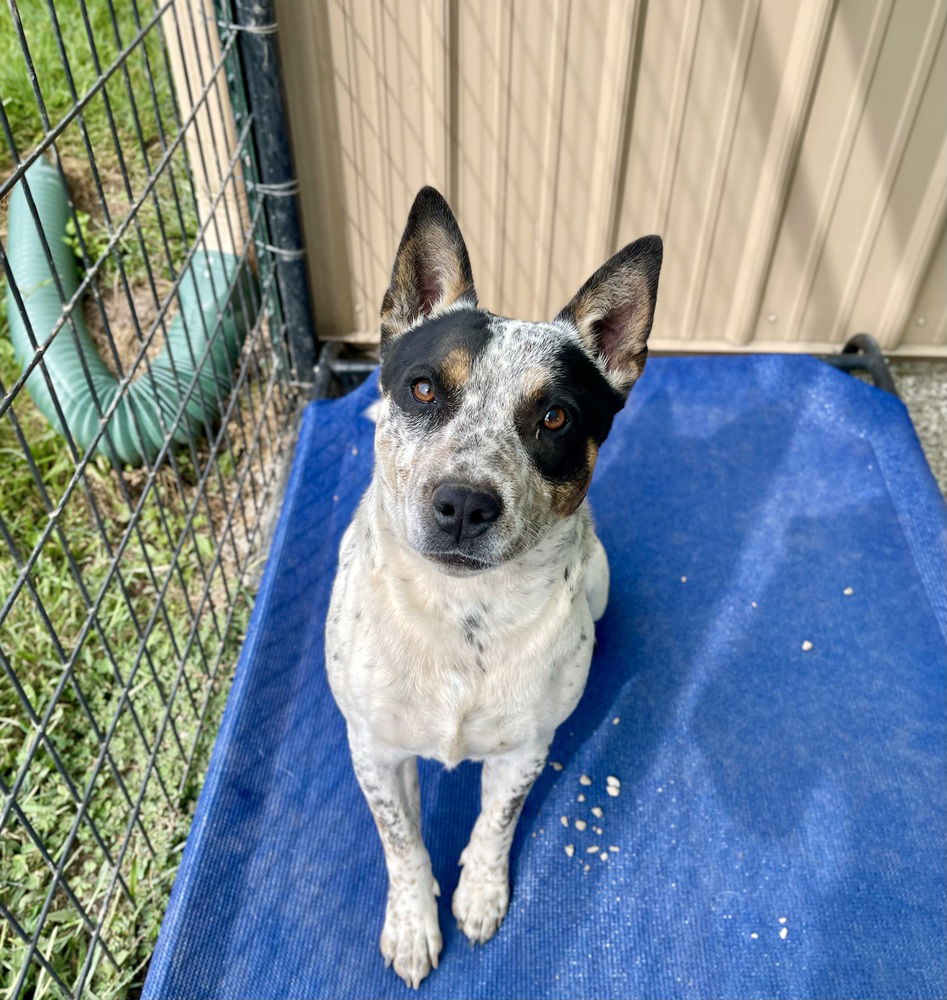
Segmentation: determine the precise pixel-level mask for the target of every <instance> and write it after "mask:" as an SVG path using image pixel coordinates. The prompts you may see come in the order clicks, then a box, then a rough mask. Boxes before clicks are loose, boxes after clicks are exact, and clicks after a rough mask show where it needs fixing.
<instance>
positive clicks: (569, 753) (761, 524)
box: [144, 357, 947, 1000]
mask: <svg viewBox="0 0 947 1000" xmlns="http://www.w3.org/2000/svg"><path fill="white" fill-rule="evenodd" d="M376 392H377V381H376V379H375V378H372V379H370V380H369V381H368V382H367V383H365V384H364V385H363V386H362V387H361V388H359V389H358V390H357V391H355V392H353V393H352V394H351V395H349V396H347V397H346V398H344V399H341V400H338V401H335V402H317V403H314V404H313V405H311V406H310V407H309V409H308V410H307V411H306V414H305V418H304V421H303V426H302V432H301V436H300V439H299V444H298V447H297V451H296V458H295V463H294V467H293V472H292V477H291V480H290V483H289V487H288V491H287V494H286V499H285V503H284V507H283V512H282V516H281V520H280V523H279V528H278V531H277V534H276V537H275V540H274V543H273V546H272V552H271V555H270V558H269V563H268V566H267V570H266V574H265V577H264V580H263V584H262V586H261V588H260V592H259V597H258V598H257V604H256V608H255V610H254V614H253V621H252V624H251V626H250V630H249V633H248V635H247V640H246V644H245V646H244V649H243V655H242V657H241V660H240V663H239V666H238V668H237V674H236V680H235V682H234V686H233V690H232V693H231V695H230V700H229V703H228V706H227V711H226V715H225V718H224V722H223V725H222V727H221V730H220V735H219V737H218V740H217V746H216V749H215V751H214V756H213V760H212V763H211V765H210V771H209V773H208V777H207V782H206V785H205V787H204V790H203V794H202V795H201V799H200V803H199V805H198V808H197V813H196V815H195V818H194V823H193V828H192V830H191V834H190V837H189V839H188V843H187V848H186V850H185V853H184V858H183V863H182V866H181V870H180V873H179V875H178V877H177V882H176V884H175V887H174V892H173V895H172V898H171V903H170V906H169V908H168V911H167V914H166V916H165V919H164V924H163V926H162V930H161V935H160V939H159V941H158V946H157V949H156V951H155V954H154V957H153V959H152V963H151V968H150V972H149V976H148V981H147V984H146V987H145V993H144V996H145V998H146V1000H171V998H175V1000H177V998H181V1000H198V998H211V997H220V998H228V1000H249V998H253V1000H265V998H274V1000H277V998H279V1000H288V998H303V1000H310V998H331V1000H343V998H353V1000H354V998H357V1000H370V998H380V997H405V996H408V995H409V991H408V990H407V988H406V987H405V986H404V985H403V984H402V982H401V981H400V979H398V978H397V977H396V976H395V974H394V973H393V972H392V971H390V970H386V969H385V968H384V966H383V963H382V960H381V957H380V955H379V952H378V936H379V932H380V929H381V922H382V916H383V910H384V899H385V887H386V881H385V870H384V864H383V861H382V852H381V847H380V845H379V843H378V839H377V835H376V833H375V829H374V826H373V824H372V821H371V818H370V816H369V812H368V808H367V807H366V805H365V803H364V801H363V800H362V797H361V794H360V793H359V790H358V788H357V786H356V783H355V779H354V777H353V775H352V770H351V765H350V762H349V759H348V754H347V750H346V744H345V735H344V728H343V724H342V719H341V716H340V715H339V713H338V711H337V710H336V708H335V705H334V703H333V701H332V699H331V696H330V694H329V690H328V687H327V685H326V679H325V674H324V670H323V662H322V656H323V654H322V642H323V618H324V616H325V611H326V605H327V602H328V599H329V591H330V588H331V586H332V579H333V575H334V571H335V562H336V551H337V547H338V543H339V538H340V536H341V534H342V531H343V530H344V528H345V526H346V525H347V523H348V521H349V518H350V517H351V514H352V511H353V509H354V507H355V505H356V503H357V501H358V499H359V496H360V494H361V493H362V491H363V489H364V488H365V486H366V484H367V483H368V480H369V476H370V473H371V463H372V436H373V431H374V427H373V425H372V424H371V423H370V422H369V421H368V420H367V419H366V418H365V417H364V416H363V411H364V410H365V408H366V406H367V405H368V404H369V403H370V402H371V400H372V399H373V398H374V394H375V393H376ZM591 500H592V505H593V510H594V513H595V515H596V520H597V523H598V526H599V532H600V534H601V537H602V540H603V541H604V543H605V547H606V549H607V550H608V552H609V557H610V561H611V567H612V591H611V598H610V601H609V606H608V610H607V612H606V614H605V617H604V619H603V620H602V621H601V622H600V623H599V626H598V646H597V650H596V654H595V658H594V660H593V663H592V670H591V674H590V677H589V684H588V687H587V689H586V692H585V696H584V698H583V699H582V702H581V704H580V705H579V707H578V709H577V710H576V712H575V714H574V715H573V717H572V718H571V719H569V720H568V721H567V722H566V723H565V724H564V725H563V727H562V728H561V730H560V732H559V734H558V736H557V738H556V741H555V743H554V745H553V748H552V753H551V758H550V759H551V760H552V761H556V762H561V764H562V765H563V767H562V769H561V770H556V769H554V768H552V767H551V766H550V767H549V768H547V769H546V771H545V773H544V774H543V776H542V777H541V778H540V780H539V781H538V783H537V785H536V787H535V788H534V790H533V792H532V794H531V795H530V796H529V799H528V800H527V803H526V807H525V810H524V813H523V818H522V821H521V823H520V825H519V829H518V832H517V835H516V839H515V841H514V844H513V853H512V868H513V896H512V902H511V906H510V911H509V914H508V916H507V918H506V921H505V922H504V924H503V926H502V927H501V929H500V931H499V933H498V934H497V936H496V937H495V938H494V939H493V940H492V941H490V942H489V943H488V944H487V945H486V946H485V947H478V948H471V947H470V946H469V945H468V944H467V942H466V940H465V939H464V938H463V936H462V935H461V934H460V933H459V932H458V931H457V929H456V927H455V926H454V921H453V919H452V917H451V915H450V898H451V893H452V892H453V889H454V886H455V885H456V882H457V875H458V868H457V857H458V855H459V854H460V851H461V849H462V847H463V846H464V844H465V842H466V839H467V836H468V833H469V831H470V827H471V825H472V824H473V821H474V818H475V815H476V809H477V801H478V779H479V769H478V767H476V766H475V765H472V764H464V765H462V766H461V767H459V768H458V769H457V770H456V771H453V772H445V771H443V770H442V769H440V768H438V767H435V766H433V765H426V766H424V767H422V772H421V787H422V797H423V804H424V830H425V836H426V841H427V844H428V847H429V849H430V852H431V856H432V859H433V864H434V872H435V874H436V876H437V878H438V879H439V880H440V884H441V887H442V890H443V893H442V896H441V900H440V905H441V928H442V931H443V933H444V950H443V952H442V954H441V965H440V968H439V969H438V970H436V971H434V972H432V974H431V975H430V976H429V978H428V979H427V980H426V981H425V982H424V983H423V984H422V986H421V991H422V992H423V993H424V994H426V995H427V996H429V997H430V998H432V1000H434V998H448V997H449V998H454V1000H467V998H478V997H484V998H496V1000H500V998H503V1000H508V998H525V997H561V998H580V997H587V998H604V997H615V998H622V1000H629V998H632V997H642V998H671V997H690V998H694V997H696V998H702V997H715V998H737V997H796V998H803V997H806V998H808V997H812V998H829V997H838V998H844V1000H854V998H868V997H877V998H884V1000H891V998H909V997H932V998H933V997H936V998H941V997H943V996H944V992H945V954H944V952H945V949H944V941H945V888H944V887H945V836H947V824H945V797H947V785H945V780H944V778H945V767H944V765H945V712H944V705H945V660H947V649H945V617H947V613H945V609H947V597H945V589H947V559H945V511H944V506H943V503H942V500H941V498H940V495H939V493H938V491H937V488H936V486H935V483H934V481H933V478H932V476H931V473H930V471H929V469H928V467H927V465H926V463H925V461H924V457H923V455H922V453H921V449H920V446H919V444H918V441H917V438H916V437H915V435H914V431H913V429H912V427H911V423H910V420H909V419H908V416H907V413H906V411H905V409H904V407H903V406H902V405H901V403H900V402H899V401H898V400H897V399H896V398H894V397H893V396H890V395H888V394H886V393H883V392H882V391H880V390H878V389H874V388H872V387H870V386H867V385H864V384H862V383H861V382H859V381H857V380H855V379H853V378H850V377H849V376H847V375H843V374H841V373H840V372H838V371H835V370H834V369H832V368H829V367H828V366H826V365H824V364H822V363H821V362H819V361H816V360H814V359H810V358H799V357H792V358H787V357H760V358H725V359H724V358H692V359H658V360H653V361H652V362H651V363H650V364H649V365H648V370H647V372H646V373H645V375H644V377H643V378H642V380H641V383H640V384H639V385H638V387H637V388H636V389H635V390H634V392H633V393H632V396H631V399H630V401H629V404H628V406H627V408H626V409H625V411H624V412H623V413H622V414H621V415H620V417H619V418H618V420H617V421H616V423H615V427H614V429H613V431H612V434H611V436H610V438H609V440H608V441H607V442H606V444H605V446H604V448H603V449H602V454H601V458H600V461H599V466H598V470H597V472H596V478H595V483H594V485H593V487H592V492H591ZM582 775H588V776H589V777H591V779H592V784H591V785H588V786H586V785H583V784H581V783H580V776H582ZM608 775H615V776H617V777H618V778H619V779H620V780H621V793H620V795H618V796H617V797H612V796H610V795H608V794H606V783H605V779H606V777H607V776H608ZM583 794H584V795H585V801H584V802H579V801H578V796H579V795H583ZM593 806H599V807H601V809H602V810H603V814H602V816H601V818H598V817H597V816H596V815H594V814H593V813H592V812H591V809H592V807H593ZM563 816H565V817H567V818H568V821H569V825H568V827H564V826H563V825H562V822H561V820H560V817H563ZM576 819H584V820H585V821H586V823H587V826H586V828H585V829H584V830H581V831H580V830H579V829H577V828H576V826H575V820H576ZM596 827H597V828H599V829H601V831H602V832H601V834H598V833H597V832H596V829H595V828H596ZM569 844H571V845H573V847H574V851H573V852H572V856H571V857H570V856H569V855H568V854H567V852H566V850H565V848H566V845H569ZM593 846H594V850H590V848H593ZM612 847H615V848H617V850H611V848H612ZM603 853H604V855H605V859H604V860H603V859H602V858H601V854H603Z"/></svg>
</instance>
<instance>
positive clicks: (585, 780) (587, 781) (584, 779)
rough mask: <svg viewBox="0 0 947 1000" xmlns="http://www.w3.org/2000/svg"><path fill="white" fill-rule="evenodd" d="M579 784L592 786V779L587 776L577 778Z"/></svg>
mask: <svg viewBox="0 0 947 1000" xmlns="http://www.w3.org/2000/svg"><path fill="white" fill-rule="evenodd" d="M579 784H580V785H591V784H592V779H591V778H590V777H589V776H588V775H587V774H583V775H582V776H581V777H580V778H579Z"/></svg>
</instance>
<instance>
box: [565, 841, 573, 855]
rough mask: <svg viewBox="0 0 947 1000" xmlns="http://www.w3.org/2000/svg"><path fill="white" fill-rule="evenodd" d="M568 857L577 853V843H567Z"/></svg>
mask: <svg viewBox="0 0 947 1000" xmlns="http://www.w3.org/2000/svg"><path fill="white" fill-rule="evenodd" d="M565 852H566V857H567V858H571V857H572V855H573V854H575V844H566V846H565Z"/></svg>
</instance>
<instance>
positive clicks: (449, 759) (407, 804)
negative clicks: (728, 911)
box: [326, 192, 653, 987]
mask: <svg viewBox="0 0 947 1000" xmlns="http://www.w3.org/2000/svg"><path fill="white" fill-rule="evenodd" d="M423 194H424V192H422V195H423ZM428 197H430V196H428ZM437 197H438V198H439V196H437ZM420 200H421V196H419V202H420ZM441 202H442V200H441ZM423 208H424V206H422V210H419V209H418V204H417V203H416V205H415V208H414V209H413V210H412V217H411V219H412V220H414V225H415V229H416V230H418V231H421V232H424V233H430V231H431V225H432V223H431V220H432V219H433V221H434V223H435V224H437V223H439V222H440V223H441V224H442V225H443V226H444V228H443V229H442V230H441V231H440V233H439V236H438V238H437V239H436V240H435V242H434V244H433V246H434V251H433V257H434V263H433V265H432V273H431V274H428V275H425V276H423V280H421V279H419V280H418V281H417V282H415V283H413V284H412V282H413V278H412V275H411V267H413V266H423V244H419V242H418V239H417V238H416V233H414V232H413V231H412V229H411V226H412V221H411V220H409V229H408V230H407V231H406V234H405V238H404V239H403V240H402V251H404V248H405V247H407V248H408V249H409V251H410V261H407V262H406V261H405V260H403V259H401V258H400V257H399V260H397V261H396V265H395V269H394V271H393V277H392V286H391V287H390V288H389V291H388V293H387V294H386V297H385V307H384V309H385V310H387V312H388V314H389V315H390V314H394V315H396V316H397V322H394V321H391V320H390V319H389V321H388V322H387V325H386V323H385V317H384V314H383V330H386V329H387V330H388V331H389V332H388V334H387V335H386V336H388V337H389V338H391V337H397V336H402V335H404V333H405V332H406V331H407V330H410V329H411V328H412V326H417V325H418V324H420V323H424V322H426V321H427V319H429V318H431V317H432V316H439V315H444V314H445V313H449V312H450V310H451V309H454V308H466V309H469V308H471V293H472V282H471V281H469V280H468V278H469V264H467V262H466V251H465V250H463V252H462V253H461V252H460V250H459V249H458V251H457V254H456V258H457V267H456V272H457V273H455V274H451V269H450V266H449V257H450V255H449V253H448V252H447V250H446V249H445V247H450V246H451V245H452V241H453V242H454V243H456V241H457V240H459V239H460V235H459V230H456V232H454V230H453V229H452V228H451V225H450V223H451V222H452V220H453V217H452V216H450V219H449V220H448V222H447V223H444V219H445V215H444V212H445V210H446V213H447V216H449V215H450V213H449V209H446V204H441V203H437V204H436V209H437V210H436V212H434V213H431V212H427V213H425V212H424V211H423ZM419 219H420V220H421V221H422V222H423V225H420V224H419V223H418V220H419ZM453 226H454V229H456V223H454V224H453ZM461 246H462V241H461ZM419 260H420V261H421V262H422V264H421V265H417V262H418V261H419ZM409 265H410V266H409ZM405 286H408V287H409V289H410V291H409V293H405V294H402V292H401V291H400V290H401V289H403V288H404V287H405ZM417 288H421V289H422V290H423V289H426V288H429V289H430V294H431V295H432V296H433V298H434V301H433V305H432V306H431V308H422V306H420V305H419V304H418V302H417V301H415V300H417V298H418V295H417ZM451 289H454V291H451ZM412 295H413V296H414V298H412ZM609 295H611V296H613V297H614V295H615V292H614V289H610V290H609ZM652 305H653V301H652ZM488 326H489V330H488V332H489V338H488V339H486V341H485V346H484V343H483V342H478V343H479V345H480V348H481V349H478V351H477V352H467V351H464V350H454V351H453V352H452V353H451V354H449V355H448V359H449V363H448V368H449V377H450V379H451V383H450V388H451V391H452V393H453V394H454V395H453V397H452V398H453V399H454V400H455V408H454V409H453V411H452V415H451V417H450V419H449V420H446V421H442V422H440V423H438V424H437V425H436V426H435V425H433V424H431V423H429V422H426V421H425V420H424V419H421V418H419V417H417V416H416V415H413V414H412V413H411V412H409V411H406V410H405V409H404V408H403V407H400V406H399V405H396V403H395V402H394V401H393V399H392V398H391V395H390V393H386V394H384V395H383V397H382V400H381V404H380V406H379V407H378V409H377V431H376V439H375V454H376V464H375V473H374V477H373V479H372V482H371V485H370V486H369V488H368V490H367V492H366V494H365V496H364V498H363V499H362V502H361V504H360V505H359V507H358V509H357V511H356V513H355V516H354V518H353V520H352V523H351V525H350V526H349V528H348V530H347V531H346V532H345V535H344V537H343V539H342V544H341V549H340V556H339V569H338V574H337V577H336V581H335V587H334V590H333V594H332V600H331V604H330V608H329V615H328V621H327V624H326V663H327V669H328V675H329V681H330V684H331V687H332V691H333V694H334V696H335V698H336V701H337V702H338V705H339V708H340V709H341V711H342V714H343V715H344V717H345V720H346V723H347V729H348V738H349V743H350V746H351V751H352V759H353V764H354V768H355V773H356V776H357V778H358V781H359V784H360V786H361V788H362V791H363V792H364V794H365V798H366V800H367V802H368V804H369V807H370V808H371V811H372V814H373V816H374V819H375V823H376V825H377V827H378V831H379V835H380V837H381V841H382V846H383V848H384V852H385V861H386V865H387V868H388V875H389V895H388V903H387V907H386V912H385V920H384V927H383V930H382V934H381V951H382V954H383V956H384V958H385V961H386V963H387V964H393V965H394V968H395V970H396V971H397V972H398V974H399V975H400V976H401V977H402V978H403V979H404V980H405V982H406V983H408V984H409V985H411V986H414V987H417V986H418V984H419V983H420V981H421V980H422V979H423V978H424V977H425V976H426V975H427V974H428V972H429V971H430V969H431V968H432V967H435V968H436V966H437V960H438V955H439V953H440V949H441V935H440V930H439V928H438V922H437V909H436V905H435V896H436V895H437V894H438V892H439V889H438V886H437V882H436V880H435V878H434V874H433V872H432V870H431V861H430V858H429V856H428V853H427V851H426V849H425V847H424V843H423V841H422V838H421V829H420V802H419V791H418V782H417V767H416V759H417V757H419V756H421V757H427V758H430V759H433V760H437V761H440V762H442V763H443V764H444V765H446V766H447V767H453V766H455V765H456V764H458V763H459V762H460V761H461V760H464V759H473V760H481V761H483V762H484V765H483V775H482V801H481V807H482V809H481V813H480V816H479V818H478V820H477V822H476V824H475V826H474V828H473V831H472V833H471V836H470V841H469V843H468V844H467V846H466V848H465V849H464V851H463V853H462V854H461V858H460V863H461V864H462V865H463V872H462V873H461V877H460V882H459V884H458V886H457V889H456V891H455V894H454V897H453V902H452V908H453V913H454V916H455V918H456V919H457V921H458V923H459V925H460V927H461V929H462V930H463V931H464V933H465V934H466V935H467V936H468V938H470V940H471V941H473V942H484V941H487V940H488V939H489V938H490V937H491V936H492V935H493V934H494V932H495V931H496V929H497V928H498V927H499V925H500V923H501V921H502V920H503V917H504V915H505V913H506V910H507V906H508V902H509V879H508V867H509V849H510V843H511V841H512V838H513V832H514V830H515V827H516V823H517V821H518V819H519V815H520V812H521V810H522V806H523V802H524V800H525V798H526V796H527V795H528V794H529V791H530V788H531V787H532V784H533V782H534V781H535V779H536V777H537V775H538V774H539V773H540V772H541V770H542V768H543V766H544V764H545V761H546V754H547V750H548V747H549V744H550V741H551V740H552V737H553V734H554V733H555V730H556V727H557V726H559V725H560V723H562V722H563V721H564V720H565V719H566V718H567V717H568V716H569V715H570V714H571V712H572V711H573V709H574V708H575V706H576V704H577V703H578V701H579V698H580V697H581V695H582V691H583V689H584V687H585V683H586V678H587V675H588V670H589V663H590V660H591V656H592V646H593V642H594V625H593V623H594V621H595V620H596V619H597V618H599V617H600V616H601V614H602V613H603V611H604V609H605V604H606V600H607V594H608V564H607V561H606V557H605V553H604V550H603V549H602V546H601V543H600V542H599V541H598V538H597V537H596V535H595V531H594V528H593V525H592V521H591V517H590V514H589V509H588V505H587V503H586V502H585V500H584V497H585V492H586V490H587V489H588V483H589V480H590V478H591V474H592V467H593V466H594V462H595V458H596V454H597V442H593V441H590V442H589V443H588V447H587V448H586V455H587V460H586V462H585V467H584V468H583V469H581V470H580V471H579V472H578V473H577V474H576V475H575V476H573V477H572V478H570V480H569V481H568V482H564V483H551V482H549V481H548V480H547V479H546V478H544V476H543V475H541V474H540V472H539V471H538V470H537V467H536V465H535V464H534V463H532V462H531V461H530V460H529V458H528V455H527V452H526V450H525V447H524V440H523V428H522V422H521V421H520V422H519V423H518V420H517V413H518V412H519V411H518V407H520V406H521V404H522V401H523V400H524V399H529V398H530V397H531V395H535V393H536V391H537V387H541V386H543V385H544V384H545V383H546V382H547V381H548V380H549V373H550V370H551V369H552V368H553V367H554V366H555V364H556V357H557V351H559V350H560V349H561V348H562V347H563V346H564V345H580V346H582V349H583V350H585V351H586V352H587V353H588V356H589V357H590V359H591V360H593V362H594V363H595V364H596V365H599V366H600V367H601V370H602V374H603V375H605V374H606V372H607V365H606V361H605V360H603V359H602V358H600V357H598V356H596V355H595V353H594V352H593V351H590V350H588V347H587V340H586V339H585V334H583V333H582V332H581V331H580V330H579V329H578V328H577V325H576V324H574V323H572V322H570V321H569V320H568V319H567V318H566V319H564V318H561V317H560V318H559V319H557V320H556V321H554V322H552V323H544V324H538V323H519V322H515V321H512V320H506V319H500V318H498V317H490V318H489V324H488ZM392 331H394V332H392ZM386 347H387V348H390V340H389V343H388V344H387V345H386ZM639 353H640V352H639ZM635 374H636V373H635ZM631 380H632V381H633V377H632V378H631ZM625 381H626V382H627V378H626V379H625ZM448 480H453V481H459V482H466V483H472V484H489V485H490V486H491V487H492V488H494V489H495V490H496V491H497V492H498V493H499V495H500V496H501V497H502V501H503V513H502V516H501V517H500V518H499V519H498V521H497V522H496V523H495V524H493V525H491V528H490V530H489V531H487V532H485V533H484V534H483V535H482V536H481V537H480V538H478V539H477V540H476V544H475V549H473V550H470V551H468V552H467V554H468V555H471V553H473V555H471V557H474V556H475V558H476V560H477V565H476V570H477V571H474V570H472V569H470V568H469V566H468V568H465V569H459V568H457V567H451V566H445V565H442V564H441V563H440V562H435V561H433V558H432V552H431V545H432V542H431V536H432V530H433V531H436V528H435V529H432V527H431V512H430V506H431V495H432V491H433V490H434V489H435V488H436V486H437V485H438V484H439V483H442V482H444V481H448Z"/></svg>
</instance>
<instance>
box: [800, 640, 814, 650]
mask: <svg viewBox="0 0 947 1000" xmlns="http://www.w3.org/2000/svg"><path fill="white" fill-rule="evenodd" d="M810 649H812V643H811V642H809V640H808V639H806V640H804V641H803V643H802V651H803V652H804V653H808V652H809V650H810Z"/></svg>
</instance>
